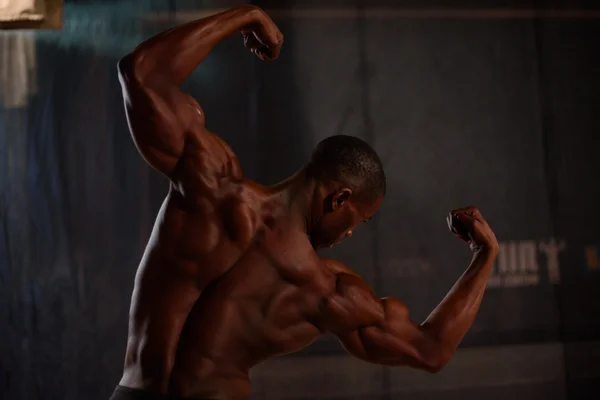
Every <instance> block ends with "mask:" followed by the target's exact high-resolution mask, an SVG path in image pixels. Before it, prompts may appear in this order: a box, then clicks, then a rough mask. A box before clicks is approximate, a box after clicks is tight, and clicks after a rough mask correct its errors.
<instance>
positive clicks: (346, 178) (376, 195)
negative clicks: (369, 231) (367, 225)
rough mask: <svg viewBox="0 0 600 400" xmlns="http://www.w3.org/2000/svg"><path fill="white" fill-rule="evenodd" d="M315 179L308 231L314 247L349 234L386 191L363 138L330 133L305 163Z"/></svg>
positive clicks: (378, 166) (377, 164)
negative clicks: (314, 192)
mask: <svg viewBox="0 0 600 400" xmlns="http://www.w3.org/2000/svg"><path fill="white" fill-rule="evenodd" d="M307 170H308V171H309V174H310V176H311V177H312V178H313V179H315V180H316V181H317V191H316V196H315V198H314V199H313V205H312V214H313V215H312V216H311V221H312V226H311V229H310V232H309V235H310V237H311V243H312V244H313V246H314V247H315V248H319V247H330V246H332V245H334V244H336V243H338V242H340V241H341V240H343V239H344V238H346V237H349V236H351V235H352V230H353V229H354V228H355V227H356V226H357V225H358V224H360V223H361V222H366V221H368V220H369V219H370V218H371V217H372V216H373V215H374V214H375V213H376V212H377V210H378V209H379V206H380V205H381V202H382V200H383V197H384V195H385V190H386V180H385V173H384V172H383V165H382V164H381V160H380V159H379V156H378V155H377V153H376V152H375V150H373V148H372V147H371V146H369V144H368V143H367V142H365V141H364V140H361V139H359V138H356V137H353V136H345V135H337V136H331V137H329V138H327V139H325V140H323V141H322V142H321V143H319V144H318V145H317V147H316V148H315V150H314V151H313V154H312V156H311V158H310V162H309V164H308V166H307Z"/></svg>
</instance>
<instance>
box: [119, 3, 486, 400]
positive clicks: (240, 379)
mask: <svg viewBox="0 0 600 400" xmlns="http://www.w3.org/2000/svg"><path fill="white" fill-rule="evenodd" d="M236 32H242V34H243V36H244V39H245V40H244V42H245V45H246V47H247V48H249V49H250V50H251V51H252V52H253V53H254V54H255V55H257V56H258V57H259V58H260V59H262V60H265V61H268V60H274V59H276V58H277V56H278V54H279V50H280V48H281V44H282V43H283V36H282V35H281V33H280V32H279V30H278V29H277V27H276V25H275V24H274V23H273V21H272V20H271V19H270V18H269V17H268V16H267V15H266V14H265V13H264V12H263V11H262V10H260V9H259V8H257V7H253V6H241V7H236V8H233V9H230V10H227V11H225V12H222V13H220V14H217V15H214V16H212V17H209V18H205V19H202V20H198V21H194V22H191V23H188V24H185V25H182V26H179V27H176V28H174V29H171V30H169V31H166V32H163V33H161V34H159V35H157V36H155V37H153V38H150V39H149V40H147V41H146V42H144V43H142V44H141V45H140V46H138V47H137V48H136V49H135V50H134V51H133V52H132V53H130V54H129V55H127V56H126V57H124V58H123V59H122V60H121V61H120V62H119V66H118V67H119V79H120V82H121V85H122V88H123V97H124V102H125V109H126V113H127V118H128V123H129V127H130V131H131V134H132V137H133V139H134V141H135V144H136V146H137V148H138V150H139V152H140V153H141V155H142V156H143V157H144V159H145V160H146V161H147V162H148V163H149V164H150V165H151V166H152V167H154V168H155V169H156V170H158V171H159V172H161V173H162V174H164V175H165V176H166V177H168V178H169V180H170V188H169V193H168V195H167V197H166V199H165V201H164V203H163V205H162V207H161V209H160V211H159V213H158V216H157V218H156V223H155V225H154V229H153V231H152V235H151V237H150V240H149V242H148V246H147V248H146V251H145V253H144V256H143V258H142V261H141V263H140V265H139V268H138V271H137V274H136V278H135V287H134V290H133V295H132V300H131V309H130V321H129V336H128V341H127V352H126V357H125V366H124V373H123V377H122V379H121V381H120V384H121V385H123V386H127V387H131V388H137V389H144V390H147V391H149V392H153V393H160V394H169V395H178V396H185V397H188V398H197V399H217V398H218V399H247V398H248V397H249V395H250V381H249V378H248V372H249V370H250V368H252V367H253V366H254V365H256V364H257V363H259V362H261V361H263V360H265V359H268V358H270V357H273V356H275V355H278V354H284V353H289V352H293V351H297V350H300V349H302V348H304V347H305V346H307V345H309V344H310V343H312V342H313V341H314V340H315V339H316V338H317V337H318V336H320V335H322V334H323V333H326V332H332V333H334V334H336V335H337V336H338V337H339V339H340V341H341V343H342V345H343V346H344V348H345V349H346V350H347V351H348V352H349V353H350V354H352V355H353V356H355V357H357V358H359V359H362V360H365V361H367V362H371V363H377V364H383V365H407V366H411V367H414V368H420V369H423V370H426V371H430V372H436V371H438V370H439V369H440V368H442V367H443V366H444V365H445V364H446V363H447V362H448V361H449V359H450V358H451V356H452V354H453V353H454V351H455V349H456V348H457V346H458V345H459V344H460V342H461V340H462V338H463V336H464V335H465V334H466V332H467V331H468V329H469V328H470V326H471V324H472V322H473V319H474V318H475V315H476V313H477V310H478V308H479V305H480V303H481V299H482V297H483V292H484V290H485V285H486V280H487V278H488V276H489V274H490V270H491V266H492V263H493V261H494V258H495V257H496V254H497V242H496V239H495V237H494V234H493V232H492V231H491V229H490V228H489V226H488V225H487V223H486V222H485V220H484V219H483V217H482V216H481V214H480V213H479V211H477V209H476V208H474V207H467V208H463V209H459V210H455V211H453V212H452V213H451V214H450V215H449V217H448V224H449V227H450V229H451V231H452V232H454V233H455V234H457V235H458V236H459V237H461V238H462V239H464V240H465V241H467V242H468V243H469V244H470V245H471V249H472V253H473V257H472V260H471V262H470V264H469V266H468V268H467V270H466V271H465V273H464V274H463V276H462V277H461V278H460V279H459V280H458V281H457V283H456V284H455V285H454V287H453V288H452V289H451V291H450V292H449V293H448V295H447V296H446V297H445V298H444V300H443V301H442V302H441V303H440V305H439V306H438V307H437V308H436V309H435V310H434V311H433V312H432V313H431V315H430V316H429V317H428V318H427V319H426V320H425V321H424V322H423V323H421V324H418V323H415V322H413V321H412V320H411V319H410V317H409V314H408V311H407V309H406V307H405V305H404V304H403V303H402V302H401V301H399V300H397V299H393V298H384V299H379V298H378V297H377V296H375V294H374V293H373V291H372V290H371V289H370V288H369V286H368V285H367V284H366V283H365V281H364V280H363V279H361V278H360V276H358V275H357V274H356V273H355V272H353V271H352V270H351V269H350V268H348V267H347V266H345V265H343V264H341V263H339V262H337V261H334V260H329V259H322V258H319V256H318V255H317V254H316V249H318V248H320V247H324V246H330V245H333V244H334V243H337V242H339V241H341V240H342V239H343V238H344V237H347V236H350V235H351V233H352V230H353V229H354V228H355V227H356V226H357V225H358V224H359V223H361V222H364V221H366V220H368V219H369V218H371V217H372V216H373V215H374V214H375V213H376V211H377V210H378V208H379V206H380V204H381V201H382V200H383V199H382V198H380V199H378V200H377V201H375V202H374V203H372V204H364V203H362V202H360V201H359V200H357V199H353V198H352V196H351V195H352V193H351V191H350V190H349V189H347V188H343V187H339V186H335V184H334V183H332V184H331V185H324V184H320V183H317V182H315V181H314V180H313V179H311V177H310V175H309V174H307V173H306V171H304V170H302V171H300V172H299V173H297V174H296V175H294V176H293V177H291V178H290V179H288V180H286V181H285V182H282V183H281V184H279V185H276V186H273V187H265V186H261V185H259V184H257V183H254V182H251V181H249V180H246V179H244V177H243V175H242V171H241V169H240V165H239V162H238V160H237V158H236V157H235V155H234V154H233V152H232V151H231V149H230V148H229V146H228V145H227V144H226V143H225V142H223V141H222V140H221V139H220V138H219V137H217V136H216V135H214V134H213V133H211V132H209V131H208V130H207V129H206V127H205V124H204V112H203V111H202V109H201V108H200V106H199V104H198V103H197V102H196V101H195V100H194V99H193V98H192V97H190V96H189V95H187V94H184V93H182V92H181V91H180V89H179V87H180V85H181V84H182V83H183V81H184V80H185V79H186V78H187V77H188V76H189V75H190V74H191V73H192V71H193V70H194V69H195V68H196V67H197V65H198V64H200V62H201V61H202V60H203V59H204V58H205V57H206V56H207V55H208V53H209V52H210V51H211V49H212V48H213V47H214V46H215V45H216V44H217V43H218V42H220V41H221V40H223V39H224V38H226V37H229V36H231V35H233V34H234V33H236ZM329 194H333V196H332V197H331V199H333V200H332V203H331V208H327V209H326V208H324V207H322V206H321V204H323V202H324V201H325V200H324V199H326V198H329V197H327V196H328V195H329ZM326 213H330V214H332V215H334V216H336V215H337V216H343V219H342V217H336V218H337V219H336V221H337V222H336V223H335V224H333V225H331V226H329V227H328V226H325V225H323V222H322V221H325V220H326V218H322V217H323V215H325V214H326ZM319 221H321V222H319ZM319 224H321V225H319Z"/></svg>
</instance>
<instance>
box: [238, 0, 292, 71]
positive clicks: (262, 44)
mask: <svg viewBox="0 0 600 400" xmlns="http://www.w3.org/2000/svg"><path fill="white" fill-rule="evenodd" d="M249 7H252V12H253V13H254V20H255V21H256V22H255V23H253V24H251V25H250V26H248V27H246V28H244V29H243V30H242V35H244V45H245V46H246V48H248V49H249V50H250V51H251V52H252V53H253V54H255V55H256V56H257V57H258V58H260V59H261V60H262V61H273V60H276V59H277V57H279V52H280V51H281V45H282V44H283V35H282V34H281V32H280V31H279V28H278V27H277V25H275V22H273V20H272V19H271V18H270V17H269V16H268V15H267V14H266V13H265V12H264V11H263V10H262V9H260V8H259V7H256V6H249Z"/></svg>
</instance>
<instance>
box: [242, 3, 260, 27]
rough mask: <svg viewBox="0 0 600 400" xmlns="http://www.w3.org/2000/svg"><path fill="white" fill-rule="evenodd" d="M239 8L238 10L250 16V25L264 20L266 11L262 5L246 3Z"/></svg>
mask: <svg viewBox="0 0 600 400" xmlns="http://www.w3.org/2000/svg"><path fill="white" fill-rule="evenodd" d="M237 8H238V10H240V11H242V12H243V13H244V15H245V16H247V17H248V20H249V24H250V25H252V24H258V23H261V22H262V18H263V15H264V11H263V10H262V9H261V8H260V7H258V6H255V5H252V4H244V5H241V6H239V7H237Z"/></svg>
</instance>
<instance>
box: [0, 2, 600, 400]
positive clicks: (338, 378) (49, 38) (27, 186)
mask: <svg viewBox="0 0 600 400" xmlns="http://www.w3.org/2000/svg"><path fill="white" fill-rule="evenodd" d="M514 3H517V2H514ZM590 3H591V2H590ZM230 4H233V3H232V2H224V1H205V2H201V4H198V2H197V1H193V2H192V1H171V2H167V1H164V2H163V1H150V0H146V1H138V2H128V1H110V2H102V3H100V2H98V3H93V2H89V1H71V2H68V1H67V9H66V14H65V28H64V30H63V31H61V32H35V33H18V32H2V33H1V35H0V40H1V41H0V50H1V51H0V54H1V57H2V59H1V60H2V63H1V64H2V67H0V69H1V70H2V80H1V84H0V94H1V95H2V100H3V102H2V104H3V107H2V112H1V113H0V338H1V340H0V373H1V374H0V397H1V398H2V399H11V400H13V399H79V398H86V399H104V398H108V396H109V395H110V392H111V390H112V389H113V387H114V385H115V384H116V383H117V381H118V379H119V377H120V374H121V366H122V361H123V355H124V348H125V340H126V329H127V313H128V306H129V297H130V294H131V289H132V282H133V276H134V273H135V269H136V267H137V264H138V262H139V259H140V256H141V254H142V251H143V248H144V246H145V243H146V240H147V238H148V235H149V231H150V229H151V226H152V223H153V218H154V216H155V214H156V211H157V209H158V206H159V204H160V202H161V201H162V199H163V197H164V195H165V191H166V187H167V186H166V182H165V181H164V180H163V179H162V178H161V177H159V176H157V174H156V173H154V172H152V171H151V170H150V169H149V168H148V167H147V166H146V165H145V164H144V163H143V161H142V160H141V158H140V157H139V156H138V154H137V153H136V151H135V148H134V146H133V143H132V141H131V139H130V137H129V134H128V131H127V126H126V123H125V119H124V113H123V109H122V100H121V93H120V88H119V85H118V81H117V78H116V68H115V65H116V61H117V60H118V58H119V57H121V56H122V55H124V54H125V53H126V52H127V51H129V50H130V49H131V48H133V47H134V46H135V45H136V44H137V43H139V42H140V41H141V40H143V39H144V38H146V37H148V36H150V35H151V34H153V33H155V32H158V31H160V30H162V29H165V28H167V27H168V26H171V25H172V24H173V23H175V22H176V21H183V20H186V19H189V18H192V17H194V15H195V16H198V14H197V13H196V14H194V13H193V12H192V11H193V10H196V11H197V10H199V9H201V8H204V9H216V8H220V7H223V6H226V5H230ZM256 4H259V5H261V6H263V7H265V8H267V9H273V8H277V10H278V11H277V10H276V11H275V12H274V13H273V15H274V17H275V19H276V21H277V22H278V23H279V25H280V28H281V30H282V31H283V33H284V34H285V36H286V42H285V46H284V49H283V52H282V56H281V58H280V59H279V60H278V61H277V62H275V63H272V64H264V63H260V62H259V61H257V60H255V59H254V58H253V57H252V56H251V55H250V54H248V53H247V52H246V51H245V50H244V48H243V46H242V44H241V39H240V37H235V38H232V39H230V40H228V41H226V42H224V43H222V44H221V45H220V46H219V47H218V48H217V49H216V50H215V51H214V53H213V54H212V55H211V56H210V57H209V58H208V59H207V61H206V62H205V63H204V64H203V65H202V66H200V68H198V70H197V71H196V73H195V74H194V75H193V77H192V78H191V79H190V80H188V82H186V84H185V89H186V90H187V91H188V92H190V93H191V94H193V95H194V96H195V97H196V98H198V100H199V101H200V103H201V104H202V105H203V107H204V108H205V111H206V114H207V116H208V119H207V123H208V126H209V128H210V129H211V130H213V131H215V132H217V133H219V134H220V135H221V136H222V137H223V138H225V139H226V140H227V141H228V142H229V143H230V145H231V146H232V148H233V149H234V151H235V152H236V153H237V154H238V156H239V158H240V160H241V163H242V167H243V168H244V171H245V173H246V175H248V176H249V177H251V178H253V179H256V180H258V181H260V182H261V183H265V184H270V183H274V182H276V181H278V180H280V179H283V178H284V177H286V176H287V175H289V174H291V173H292V172H294V171H295V170H296V169H297V168H299V167H300V166H301V165H302V164H303V162H304V161H305V160H306V157H307V156H308V154H309V152H310V151H311V149H312V147H313V146H314V145H315V144H316V143H317V142H318V141H319V140H321V139H322V138H324V137H327V136H329V135H332V134H337V133H344V134H350V135H355V136H359V137H362V138H364V139H366V140H368V141H369V142H370V143H371V144H372V145H373V146H374V147H375V148H376V149H377V151H378V152H379V153H380V155H381V157H382V158H383V160H384V162H385V166H386V170H387V174H388V180H389V190H388V193H389V195H388V196H387V198H386V200H385V202H384V206H383V209H382V211H381V212H380V214H379V215H378V217H377V218H375V220H374V221H373V222H372V223H370V224H369V225H367V226H365V227H364V228H363V229H362V230H360V231H358V232H357V234H356V235H354V236H353V238H352V239H351V240H350V241H348V243H345V244H344V245H342V246H340V247H339V249H335V250H332V251H328V252H324V255H325V253H326V254H327V255H329V256H334V257H336V258H339V259H340V260H342V261H344V262H346V263H348V264H349V265H350V266H352V267H353V268H355V269H356V270H357V271H359V272H360V273H361V274H363V275H364V276H365V278H366V279H367V280H368V281H369V283H371V284H372V285H373V286H374V287H375V288H376V290H377V291H378V293H380V294H381V295H382V296H386V295H392V296H396V297H399V298H401V299H402V300H404V301H405V302H406V303H407V304H408V305H409V307H410V309H411V312H412V314H413V317H414V318H415V319H417V320H419V319H422V318H424V317H426V316H427V314H428V312H429V311H430V310H431V309H432V308H433V307H434V306H435V305H436V304H437V302H439V301H440V299H441V298H442V297H443V296H444V294H445V293H446V292H447V290H448V289H449V288H450V287H451V285H452V283H453V282H454V281H455V280H456V279H457V277H458V276H459V275H460V274H461V272H462V271H463V270H464V268H465V267H466V265H467V263H468V260H469V254H468V251H467V250H466V249H465V248H464V246H463V245H461V243H459V242H458V241H457V240H455V239H453V238H452V237H451V235H450V234H449V233H447V230H446V228H445V221H444V217H445V215H446V213H447V212H448V211H449V210H451V209H453V208H456V207H458V206H463V205H467V204H476V205H477V206H479V207H480V208H481V209H482V210H483V212H484V214H485V215H486V217H487V219H488V220H489V222H490V224H491V225H492V227H493V228H494V229H495V231H496V233H497V236H498V238H499V240H500V242H501V252H500V255H499V260H498V263H497V265H496V267H495V271H494V274H493V277H492V279H491V281H490V285H489V286H490V287H489V289H488V292H487V293H486V297H485V299H484V302H483V305H482V308H481V311H480V314H479V316H478V318H477V320H476V322H475V324H474V326H473V329H472V330H471V332H470V333H469V334H468V335H467V337H466V338H465V340H464V343H463V345H462V347H461V350H460V351H459V352H458V354H457V356H456V357H455V359H454V360H453V361H452V363H451V364H450V365H449V366H448V367H447V368H446V369H445V370H444V371H443V372H442V373H440V374H438V375H435V376H430V375H426V374H424V373H420V372H416V371H411V370H408V369H390V368H383V367H378V366H372V365H368V364H363V363H360V362H357V361H354V360H352V359H351V358H349V357H348V356H346V355H344V353H343V351H342V349H341V347H340V346H339V345H338V344H337V343H336V341H335V340H334V339H333V338H329V337H325V338H323V340H320V341H318V342H317V343H315V344H314V345H312V346H311V347H309V348H307V349H306V350H304V351H302V352H300V353H297V354H294V355H290V356H286V357H281V358H277V359H275V360H272V361H269V362H266V363H264V364H262V365H260V366H259V367H257V368H256V370H255V371H253V378H254V393H255V398H257V399H258V398H260V399H307V398H321V399H392V398H403V397H406V398H418V399H434V398H451V399H453V398H456V399H458V398H461V399H471V398H473V399H474V398H479V397H481V396H485V397H486V398H488V399H505V398H507V397H510V396H512V397H513V398H517V399H592V398H597V397H598V394H600V319H599V318H598V316H599V315H600V294H598V289H599V288H600V211H599V209H598V207H597V205H598V204H600V194H599V192H598V190H597V188H598V182H600V161H599V157H598V156H599V155H600V133H599V132H600V119H599V117H598V116H599V115H600V94H599V93H600V79H599V78H598V71H600V56H599V55H598V54H599V53H598V39H599V38H600V13H599V12H598V11H596V10H594V8H593V7H594V5H593V4H586V3H585V2H555V3H554V4H547V3H542V2H533V3H532V2H529V3H527V2H518V3H517V4H510V2H504V3H502V4H499V2H491V1H487V2H470V3H469V2H462V3H459V2H453V3H452V5H451V6H449V5H448V2H433V1H428V2H412V3H411V2H392V1H371V2H364V3H361V2H355V3H350V2H341V1H337V2H336V1H329V2H326V1H319V2H317V1H312V2H311V1H296V2H286V1H277V2H275V1H270V2H269V1H263V2H256ZM159 17H160V18H159ZM532 17H537V18H532ZM23 88H26V89H27V91H26V92H25V94H24V95H23V96H21V100H23V101H17V100H19V99H15V96H16V94H18V93H17V92H18V91H19V89H20V90H22V89H23Z"/></svg>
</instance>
